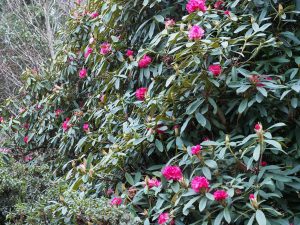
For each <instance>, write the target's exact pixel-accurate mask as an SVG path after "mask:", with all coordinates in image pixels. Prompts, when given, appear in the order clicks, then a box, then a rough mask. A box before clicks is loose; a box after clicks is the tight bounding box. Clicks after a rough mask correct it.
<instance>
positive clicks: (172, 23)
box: [165, 19, 176, 29]
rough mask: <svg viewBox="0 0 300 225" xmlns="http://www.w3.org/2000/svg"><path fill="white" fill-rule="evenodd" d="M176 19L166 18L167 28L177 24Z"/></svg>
mask: <svg viewBox="0 0 300 225" xmlns="http://www.w3.org/2000/svg"><path fill="white" fill-rule="evenodd" d="M175 24H176V23H175V20H173V19H166V21H165V28H166V29H168V28H169V27H173V26H174V25H175Z"/></svg>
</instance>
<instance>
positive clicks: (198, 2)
mask: <svg viewBox="0 0 300 225" xmlns="http://www.w3.org/2000/svg"><path fill="white" fill-rule="evenodd" d="M186 10H187V11H188V13H193V12H195V11H201V12H206V5H205V0H189V2H188V3H187V5H186Z"/></svg>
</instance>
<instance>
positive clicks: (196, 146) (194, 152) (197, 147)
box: [191, 145, 202, 155]
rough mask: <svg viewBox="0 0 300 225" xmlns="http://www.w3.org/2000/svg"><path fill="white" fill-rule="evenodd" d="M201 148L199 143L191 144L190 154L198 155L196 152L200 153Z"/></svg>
mask: <svg viewBox="0 0 300 225" xmlns="http://www.w3.org/2000/svg"><path fill="white" fill-rule="evenodd" d="M201 149H202V146H201V145H195V146H193V147H192V149H191V153H192V155H198V153H200V151H201Z"/></svg>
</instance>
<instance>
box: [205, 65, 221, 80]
mask: <svg viewBox="0 0 300 225" xmlns="http://www.w3.org/2000/svg"><path fill="white" fill-rule="evenodd" d="M208 70H209V72H211V73H212V74H213V75H214V76H215V77H217V76H219V75H220V74H221V72H222V67H221V66H220V64H213V65H210V66H209V67H208Z"/></svg>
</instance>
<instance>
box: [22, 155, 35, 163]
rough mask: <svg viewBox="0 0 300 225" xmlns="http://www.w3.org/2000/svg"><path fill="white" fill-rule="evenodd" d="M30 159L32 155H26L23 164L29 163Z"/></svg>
mask: <svg viewBox="0 0 300 225" xmlns="http://www.w3.org/2000/svg"><path fill="white" fill-rule="evenodd" d="M32 159H33V157H32V155H26V156H25V157H24V161H25V162H29V161H31V160H32Z"/></svg>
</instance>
